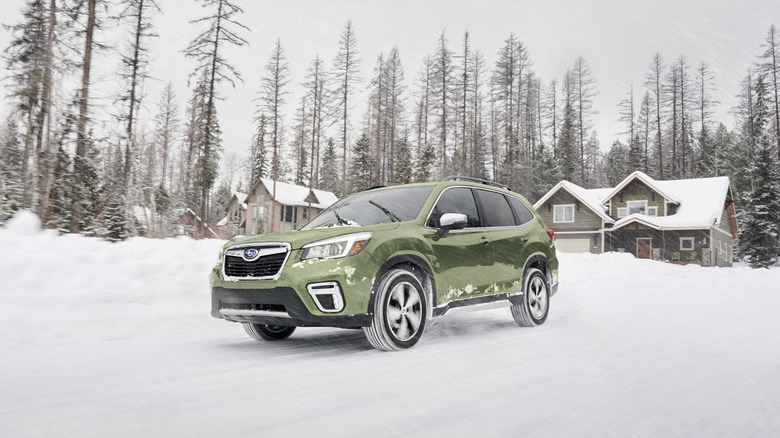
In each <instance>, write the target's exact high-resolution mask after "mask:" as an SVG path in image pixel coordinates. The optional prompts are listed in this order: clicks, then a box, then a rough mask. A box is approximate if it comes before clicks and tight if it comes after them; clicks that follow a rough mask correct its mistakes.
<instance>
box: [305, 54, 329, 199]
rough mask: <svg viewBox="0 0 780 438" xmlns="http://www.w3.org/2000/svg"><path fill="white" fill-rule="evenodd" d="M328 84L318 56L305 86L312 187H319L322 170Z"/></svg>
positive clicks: (308, 73) (311, 66)
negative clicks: (307, 103) (321, 151)
mask: <svg viewBox="0 0 780 438" xmlns="http://www.w3.org/2000/svg"><path fill="white" fill-rule="evenodd" d="M327 84H328V73H327V71H325V63H324V61H323V60H322V58H320V56H319V55H317V56H316V57H315V58H314V60H313V61H312V62H311V64H310V65H309V70H308V72H307V75H306V82H305V83H304V84H303V85H304V87H306V89H307V96H306V98H307V99H308V102H309V107H310V108H311V110H310V111H309V116H310V118H311V120H310V123H309V132H310V133H311V145H310V147H309V169H311V175H310V178H309V180H310V183H311V185H312V186H315V185H317V182H318V181H319V169H320V149H321V142H322V136H323V130H324V126H323V125H324V119H325V117H326V115H327V108H326V106H327V104H328V96H327V89H326V87H327Z"/></svg>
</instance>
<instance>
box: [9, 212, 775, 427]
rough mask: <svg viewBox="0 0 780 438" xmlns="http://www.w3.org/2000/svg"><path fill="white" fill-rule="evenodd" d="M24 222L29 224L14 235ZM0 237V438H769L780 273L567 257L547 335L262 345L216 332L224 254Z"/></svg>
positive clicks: (225, 329)
mask: <svg viewBox="0 0 780 438" xmlns="http://www.w3.org/2000/svg"><path fill="white" fill-rule="evenodd" d="M22 225H24V224H22ZM22 225H19V224H17V225H16V227H15V228H12V229H11V230H8V231H4V230H0V299H2V306H0V436H3V437H52V436H67V437H112V436H130V437H141V436H143V437H147V436H150V437H151V436H154V437H159V436H217V437H220V436H253V437H277V436H324V437H330V436H334V437H345V436H355V437H357V436H425V437H434V436H481V437H482V436H501V437H507V436H520V435H531V436H621V437H622V436H629V435H630V436H716V435H718V436H767V437H769V436H778V435H780V416H778V415H777V413H778V412H780V319H778V317H777V315H778V310H779V309H780V287H779V286H778V285H780V270H778V269H773V270H763V271H753V270H749V269H746V268H733V269H717V268H710V269H703V268H699V267H693V266H688V267H682V266H671V265H666V264H661V263H657V262H650V261H637V260H634V259H633V258H631V257H630V256H627V255H604V256H589V255H563V256H562V263H561V278H562V283H561V288H560V292H559V294H558V295H556V296H555V297H554V298H553V300H552V308H551V314H550V317H549V319H548V321H547V323H546V324H545V325H544V326H542V327H539V328H535V329H523V328H518V327H516V326H515V325H514V323H513V322H512V318H511V316H510V314H509V310H508V309H499V310H493V311H488V312H483V313H471V314H462V315H452V316H445V317H444V318H440V319H438V320H435V322H434V324H433V325H432V326H431V327H430V328H429V330H428V331H427V332H426V335H425V337H424V338H423V340H422V341H421V343H420V344H418V345H417V346H416V347H415V348H413V349H412V350H409V351H405V352H399V353H381V352H378V351H375V350H372V349H371V348H370V346H369V344H368V342H367V341H366V340H365V339H364V337H363V333H362V332H361V331H350V330H339V329H299V330H298V331H296V333H295V334H294V335H293V336H292V337H291V338H290V339H289V340H287V341H284V342H279V343H261V342H257V341H254V340H252V339H251V338H249V337H248V336H247V335H246V334H245V333H244V332H243V330H242V329H241V327H240V326H239V325H237V324H231V323H227V322H224V321H218V320H215V319H213V318H211V317H210V316H209V314H208V311H209V296H208V287H207V284H206V272H207V270H208V268H209V266H210V265H211V263H212V262H213V261H214V259H215V257H216V248H217V247H218V245H219V243H218V242H194V241H191V240H188V239H177V240H167V241H150V240H144V239H135V240H131V241H129V242H124V243H121V244H117V245H112V244H108V243H105V242H101V241H97V240H93V239H85V238H81V237H75V236H65V237H54V236H52V235H48V234H45V233H35V234H31V233H32V231H31V230H27V229H26V228H25V227H24V226H22Z"/></svg>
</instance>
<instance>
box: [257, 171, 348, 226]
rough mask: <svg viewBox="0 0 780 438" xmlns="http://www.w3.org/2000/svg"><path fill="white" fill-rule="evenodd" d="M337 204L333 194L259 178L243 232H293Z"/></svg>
mask: <svg viewBox="0 0 780 438" xmlns="http://www.w3.org/2000/svg"><path fill="white" fill-rule="evenodd" d="M336 201H338V198H337V197H336V195H334V194H333V193H332V192H327V191H324V190H318V189H310V188H309V187H304V186H298V185H294V184H290V183H285V182H281V181H274V180H271V179H268V178H260V180H259V181H258V182H257V184H255V185H254V187H252V189H251V190H250V191H249V193H248V194H247V198H246V205H247V209H246V221H245V228H244V230H245V233H246V234H264V233H275V232H279V231H291V230H294V229H296V228H299V227H300V226H303V225H305V224H306V223H307V222H309V220H310V219H311V218H313V217H314V216H316V215H317V214H319V213H320V212H321V211H322V210H324V209H326V208H327V207H328V206H330V205H331V204H333V203H335V202H336Z"/></svg>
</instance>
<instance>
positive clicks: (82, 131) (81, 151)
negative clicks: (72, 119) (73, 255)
mask: <svg viewBox="0 0 780 438" xmlns="http://www.w3.org/2000/svg"><path fill="white" fill-rule="evenodd" d="M85 3H86V8H87V17H86V20H87V21H86V26H85V31H84V49H83V51H82V53H81V55H82V61H81V90H80V92H79V97H78V107H79V114H78V119H77V120H76V155H75V157H74V158H73V188H72V190H71V215H70V232H71V233H84V234H88V235H89V234H92V233H93V230H92V229H91V228H92V225H93V222H94V216H93V213H94V212H93V211H90V210H89V209H90V207H91V206H92V205H93V202H92V199H90V198H92V192H93V191H94V190H95V189H96V188H95V187H93V186H91V185H90V184H92V183H97V181H96V178H92V173H93V172H94V168H93V163H92V162H91V158H92V157H90V152H91V151H90V149H92V147H91V145H92V139H91V138H90V137H89V135H90V130H89V126H88V123H89V93H90V85H91V83H90V77H91V74H92V54H93V50H94V48H95V39H94V36H95V30H96V29H98V27H99V26H98V22H99V20H98V17H97V9H98V8H97V5H98V3H100V4H101V5H103V4H104V3H105V0H85ZM84 207H86V208H87V210H86V211H82V208H84ZM84 226H86V227H88V228H87V229H84V228H83V227H84Z"/></svg>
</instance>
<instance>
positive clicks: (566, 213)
mask: <svg viewBox="0 0 780 438" xmlns="http://www.w3.org/2000/svg"><path fill="white" fill-rule="evenodd" d="M553 222H574V204H564V205H556V206H555V214H554V216H553Z"/></svg>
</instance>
